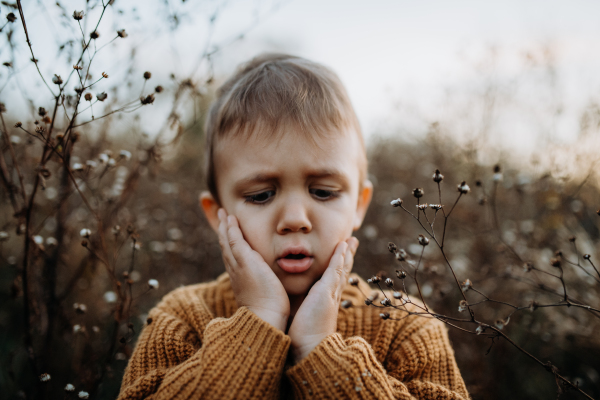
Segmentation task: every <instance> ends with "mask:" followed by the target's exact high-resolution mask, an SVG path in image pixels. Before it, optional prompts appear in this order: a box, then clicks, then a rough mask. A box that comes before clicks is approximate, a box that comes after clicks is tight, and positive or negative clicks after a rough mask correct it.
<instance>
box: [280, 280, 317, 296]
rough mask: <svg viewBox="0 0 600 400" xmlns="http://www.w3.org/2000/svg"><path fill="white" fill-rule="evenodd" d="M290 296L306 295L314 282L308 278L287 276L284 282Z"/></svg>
mask: <svg viewBox="0 0 600 400" xmlns="http://www.w3.org/2000/svg"><path fill="white" fill-rule="evenodd" d="M281 283H282V284H283V288H284V289H285V291H286V293H287V294H288V296H300V295H305V294H307V293H308V291H309V290H310V288H311V286H312V284H313V282H312V281H311V280H310V278H309V277H307V276H293V275H292V276H287V277H286V279H284V280H283V281H282V282H281Z"/></svg>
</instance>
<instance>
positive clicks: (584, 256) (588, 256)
mask: <svg viewBox="0 0 600 400" xmlns="http://www.w3.org/2000/svg"><path fill="white" fill-rule="evenodd" d="M590 258H592V256H591V255H589V254H584V255H583V259H584V260H589V259H590Z"/></svg>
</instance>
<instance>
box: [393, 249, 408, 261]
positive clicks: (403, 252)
mask: <svg viewBox="0 0 600 400" xmlns="http://www.w3.org/2000/svg"><path fill="white" fill-rule="evenodd" d="M407 255H408V254H406V250H404V249H399V250H398V251H397V252H396V254H395V256H396V260H398V261H406V256H407Z"/></svg>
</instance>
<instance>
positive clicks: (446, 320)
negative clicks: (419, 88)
mask: <svg viewBox="0 0 600 400" xmlns="http://www.w3.org/2000/svg"><path fill="white" fill-rule="evenodd" d="M496 191H497V182H496V183H495V184H494V191H493V195H492V201H491V203H492V211H493V218H494V225H495V228H496V231H497V232H498V234H499V233H500V232H499V228H498V227H499V224H498V216H497V212H496V207H495V197H496ZM438 195H439V200H440V204H441V188H440V185H439V183H438ZM461 195H462V193H461V194H460V195H459V196H458V198H457V199H456V201H455V202H454V205H453V206H452V208H451V209H450V211H449V212H448V214H446V213H445V212H444V211H443V209H442V212H443V214H444V231H443V235H442V242H441V243H440V242H438V240H437V238H436V236H435V231H434V230H433V226H432V224H429V225H430V227H431V232H430V231H429V230H428V229H427V228H426V227H425V226H424V225H423V223H422V222H421V220H420V218H419V217H418V216H415V215H414V214H412V213H411V212H410V211H409V210H407V209H406V208H405V207H404V206H403V205H402V204H400V207H401V208H402V209H403V210H404V211H405V212H407V213H408V214H409V215H411V216H412V217H413V218H414V219H415V220H417V222H418V223H419V225H421V227H422V228H423V230H425V232H426V233H427V234H428V235H429V236H430V237H431V239H432V240H433V241H434V242H435V243H436V245H437V246H438V248H439V249H440V251H441V253H442V256H443V257H444V260H445V261H446V263H447V264H448V267H449V268H450V271H451V272H452V275H453V276H454V280H455V282H456V284H457V286H458V288H459V291H460V292H461V294H462V296H463V299H464V300H465V301H466V302H467V305H466V306H467V309H468V310H469V313H470V316H471V318H470V319H468V320H465V319H456V318H452V317H448V316H444V315H440V314H434V313H431V312H428V311H427V310H426V311H425V312H423V313H420V312H419V313H414V312H412V313H411V312H408V311H407V312H408V313H409V315H410V314H413V315H423V314H428V315H429V316H433V317H434V318H437V319H439V320H440V321H442V322H444V323H446V324H448V325H449V326H452V327H454V328H457V329H459V330H461V331H464V332H468V333H471V334H473V333H475V334H476V333H477V332H472V331H469V330H468V329H464V328H461V327H459V326H457V325H456V324H454V323H451V322H449V321H453V322H463V323H465V322H466V323H475V324H478V325H479V326H483V327H485V328H487V329H491V330H493V331H494V332H495V336H493V337H502V338H504V339H506V340H507V341H508V342H509V343H510V344H511V345H513V346H514V347H515V348H516V349H517V350H519V351H521V352H522V353H524V354H525V355H527V356H528V357H530V358H531V359H533V360H534V361H536V362H537V363H538V364H540V365H542V366H544V368H546V369H547V370H548V371H549V372H551V373H552V374H553V375H554V376H555V378H556V379H557V384H558V382H559V381H560V382H562V383H563V384H564V385H565V386H567V387H569V388H572V389H575V390H576V391H578V392H579V393H581V394H582V395H584V396H585V397H586V398H588V399H592V397H590V396H589V395H588V394H587V393H585V392H584V391H582V390H581V389H579V387H578V386H577V385H575V384H573V383H572V382H570V381H569V380H568V379H566V378H565V377H563V376H562V375H560V374H559V373H558V369H557V368H556V367H554V366H553V365H552V364H551V363H550V362H548V363H543V362H542V361H540V360H539V359H537V358H536V357H535V356H533V355H532V354H530V353H529V352H527V351H526V350H525V349H523V348H522V347H521V346H519V345H517V344H516V343H515V342H514V341H512V340H511V339H510V338H509V337H508V336H507V335H506V334H504V333H503V332H502V331H500V329H498V328H496V327H494V326H491V325H489V324H486V323H483V322H480V321H477V320H476V319H475V314H474V311H473V310H472V309H471V306H474V305H477V304H481V303H483V302H493V303H498V304H503V305H506V306H509V307H512V308H513V309H514V310H513V312H512V313H511V314H510V315H509V318H510V316H512V315H513V314H514V313H515V312H517V311H520V310H523V309H526V308H529V306H527V307H517V306H514V305H512V304H510V303H506V302H502V301H498V300H492V299H490V298H489V297H488V296H486V295H485V294H483V293H482V292H480V291H478V290H476V289H474V288H472V287H471V290H473V291H475V292H476V293H478V294H480V295H481V296H483V297H484V298H485V300H483V301H481V302H478V303H474V304H469V302H468V301H467V298H466V295H465V292H463V291H462V288H461V287H460V284H459V282H458V279H457V277H456V274H455V273H454V269H453V268H452V265H451V264H450V261H449V260H448V258H447V256H446V254H445V252H444V247H443V244H444V239H445V233H446V225H447V221H448V217H449V216H450V214H451V213H452V211H453V210H454V208H455V207H456V204H457V203H458V200H459V199H460V197H461ZM417 200H419V199H417ZM423 212H424V214H425V211H423ZM425 216H426V214H425ZM427 222H429V220H427ZM499 237H500V240H501V241H502V242H503V243H504V241H503V240H502V237H501V235H500V234H499ZM504 244H505V245H506V246H507V247H508V248H509V249H511V251H512V252H513V254H514V255H515V256H516V258H518V259H519V260H520V261H522V260H521V257H520V256H519V255H518V254H517V253H516V251H515V250H514V249H512V248H511V247H510V246H509V245H508V244H507V243H504ZM577 254H578V253H577ZM422 256H423V252H421V257H420V258H419V263H418V264H417V269H416V270H415V282H416V283H417V288H418V289H419V295H420V296H421V300H423V297H422V294H421V291H420V287H419V285H418V281H417V279H416V275H417V270H418V266H419V265H420V262H421V258H422ZM588 261H589V262H590V263H592V262H591V260H589V259H588ZM567 262H568V261H567ZM577 265H579V266H580V264H579V254H578V263H577ZM592 266H593V267H594V270H596V268H595V266H594V265H593V264H592ZM558 268H559V270H560V275H554V274H552V273H549V272H546V271H542V270H539V269H536V268H534V269H535V270H538V271H540V272H543V273H546V274H548V275H550V276H552V277H554V278H556V279H559V280H560V281H561V283H562V286H563V294H562V295H561V297H562V300H561V302H559V303H556V304H544V305H537V307H544V308H545V307H564V306H567V307H571V306H573V307H577V308H582V309H585V310H587V311H589V312H592V314H594V313H595V312H597V311H599V310H597V309H595V308H592V307H590V306H587V305H584V304H577V303H574V302H573V300H574V299H569V297H568V295H567V288H566V283H565V281H564V278H563V275H564V271H563V269H562V266H559V267H558ZM596 272H598V271H597V270H596ZM599 275H600V274H599ZM540 285H541V284H537V285H536V286H540ZM378 286H379V284H378ZM380 289H381V287H380ZM552 293H555V294H558V293H556V292H554V291H552ZM423 303H425V302H424V301H423ZM375 307H378V306H376V305H375ZM391 307H393V308H395V309H399V310H400V308H398V307H397V306H391ZM382 308H385V306H382ZM594 315H595V314H594ZM404 318H405V317H404ZM488 336H489V335H488ZM561 392H562V389H561V388H560V386H559V393H561ZM592 400H593V399H592Z"/></svg>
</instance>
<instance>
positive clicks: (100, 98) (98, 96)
mask: <svg viewBox="0 0 600 400" xmlns="http://www.w3.org/2000/svg"><path fill="white" fill-rule="evenodd" d="M107 97H108V95H107V94H106V92H102V93H100V94H97V95H96V98H97V99H98V100H100V101H104V100H106V98H107Z"/></svg>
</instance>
